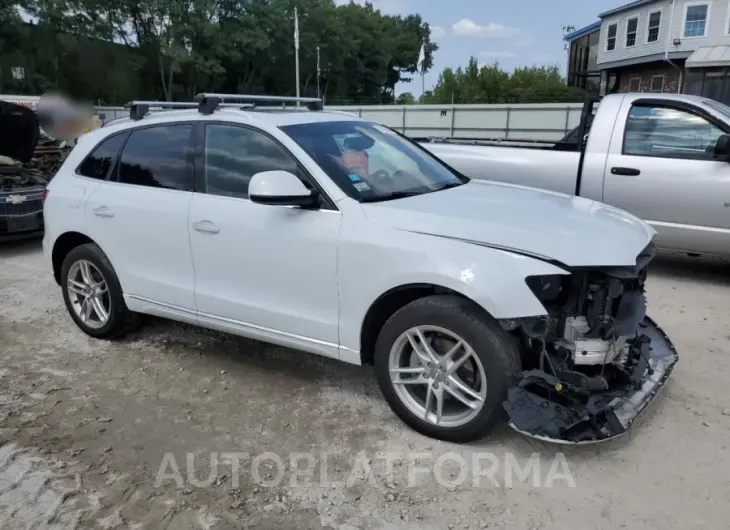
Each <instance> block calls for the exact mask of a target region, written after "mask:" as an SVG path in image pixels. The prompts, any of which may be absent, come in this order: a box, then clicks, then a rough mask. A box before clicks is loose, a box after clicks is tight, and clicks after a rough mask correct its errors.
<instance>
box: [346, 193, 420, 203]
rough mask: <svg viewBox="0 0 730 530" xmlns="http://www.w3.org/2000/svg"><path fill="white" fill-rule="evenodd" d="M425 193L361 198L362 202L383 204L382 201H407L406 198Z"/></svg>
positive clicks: (391, 194) (387, 194)
mask: <svg viewBox="0 0 730 530" xmlns="http://www.w3.org/2000/svg"><path fill="white" fill-rule="evenodd" d="M424 193H427V192H423V191H391V192H390V193H384V194H382V195H375V196H373V197H360V202H381V201H392V200H393V199H405V198H406V197H415V196H416V195H423V194H424Z"/></svg>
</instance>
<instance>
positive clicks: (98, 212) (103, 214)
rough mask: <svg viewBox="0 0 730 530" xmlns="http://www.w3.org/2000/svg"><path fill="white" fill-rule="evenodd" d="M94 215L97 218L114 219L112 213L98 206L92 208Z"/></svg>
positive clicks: (104, 207)
mask: <svg viewBox="0 0 730 530" xmlns="http://www.w3.org/2000/svg"><path fill="white" fill-rule="evenodd" d="M94 215H95V216H97V217H114V212H112V211H111V210H110V209H109V208H107V207H106V206H99V207H98V208H94Z"/></svg>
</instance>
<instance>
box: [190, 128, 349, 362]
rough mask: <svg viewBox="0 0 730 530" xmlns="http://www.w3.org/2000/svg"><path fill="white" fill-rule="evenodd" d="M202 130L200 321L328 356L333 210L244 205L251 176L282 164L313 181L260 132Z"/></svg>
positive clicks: (332, 345)
mask: <svg viewBox="0 0 730 530" xmlns="http://www.w3.org/2000/svg"><path fill="white" fill-rule="evenodd" d="M204 127H205V131H204V134H203V136H204V156H203V157H202V160H201V163H200V165H201V166H202V167H200V168H198V173H199V174H200V175H201V177H200V179H199V180H198V189H199V190H202V191H200V192H196V193H194V195H193V199H192V202H191V207H190V240H191V243H192V250H193V260H194V265H195V301H196V305H197V307H198V317H199V320H200V321H201V322H202V323H204V324H208V325H211V326H214V327H218V328H222V329H229V328H230V329H233V330H235V329H236V328H238V329H239V330H244V331H247V332H248V333H249V334H250V333H252V332H253V334H254V335H256V333H257V332H259V333H262V334H263V336H264V337H265V338H267V339H271V340H274V341H276V340H277V339H278V340H279V341H280V342H283V343H286V340H285V339H286V337H289V338H292V339H294V340H296V341H299V342H302V341H303V342H304V343H305V344H303V345H302V344H300V346H301V347H303V348H306V343H309V344H311V345H312V346H313V349H314V350H317V351H318V352H319V353H324V354H325V355H331V356H336V355H337V354H336V351H337V344H338V291H337V237H338V233H339V229H340V221H341V219H342V216H341V214H340V212H339V211H338V210H337V209H336V207H335V206H334V205H333V204H332V203H330V202H329V201H328V200H327V199H326V198H324V197H323V200H322V207H321V208H320V209H317V210H306V209H301V208H291V207H285V206H267V205H262V204H256V203H253V202H251V201H250V200H248V194H247V192H248V182H249V180H250V179H251V177H252V176H253V175H254V174H255V173H258V172H261V171H269V170H277V169H278V170H286V171H290V172H292V173H295V174H297V175H298V176H300V178H302V179H303V180H304V181H305V183H307V184H308V185H309V186H311V185H312V181H311V180H309V179H310V177H309V176H308V175H306V174H305V173H304V172H303V170H302V169H301V168H300V166H299V164H297V162H296V161H295V159H294V158H293V157H292V155H291V154H290V153H289V152H288V151H287V150H286V149H285V148H284V147H282V146H281V145H280V144H279V143H278V142H277V141H275V140H274V139H272V138H271V137H269V136H268V135H266V134H265V133H263V132H261V131H259V130H256V129H252V128H248V127H244V126H239V125H235V124H225V123H208V124H206V125H205V126H204ZM319 346H324V348H323V349H324V352H323V351H322V348H319ZM328 352H329V353H328Z"/></svg>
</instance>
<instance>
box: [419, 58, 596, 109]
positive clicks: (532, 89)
mask: <svg viewBox="0 0 730 530" xmlns="http://www.w3.org/2000/svg"><path fill="white" fill-rule="evenodd" d="M584 97H585V92H584V91H582V90H580V89H576V88H574V87H568V86H567V85H566V83H565V79H564V78H563V77H562V76H561V75H560V69H559V68H558V67H557V66H532V67H523V68H517V69H515V70H514V71H513V72H512V73H509V72H507V71H505V70H503V69H502V68H501V67H500V66H499V63H494V64H492V65H482V66H479V64H478V63H477V60H476V59H475V58H474V57H472V58H470V59H469V62H468V64H467V65H466V67H463V68H462V67H458V68H456V70H453V69H451V68H446V69H444V70H443V72H441V74H440V75H439V79H438V81H437V83H436V86H435V87H434V88H433V90H432V92H431V93H430V94H429V95H427V97H426V98H424V99H425V102H427V103H434V104H446V103H451V102H452V101H453V102H454V103H543V102H554V101H562V102H569V101H582V100H583V98H584Z"/></svg>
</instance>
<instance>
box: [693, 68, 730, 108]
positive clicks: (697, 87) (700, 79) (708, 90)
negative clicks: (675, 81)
mask: <svg viewBox="0 0 730 530" xmlns="http://www.w3.org/2000/svg"><path fill="white" fill-rule="evenodd" d="M682 92H683V93H685V94H692V95H695V96H703V97H706V98H710V99H714V100H715V101H719V102H720V103H724V104H726V105H728V104H730V69H729V68H716V69H715V68H713V69H703V68H689V69H688V70H687V74H686V78H685V81H684V83H683V85H682Z"/></svg>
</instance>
